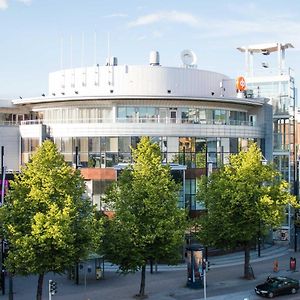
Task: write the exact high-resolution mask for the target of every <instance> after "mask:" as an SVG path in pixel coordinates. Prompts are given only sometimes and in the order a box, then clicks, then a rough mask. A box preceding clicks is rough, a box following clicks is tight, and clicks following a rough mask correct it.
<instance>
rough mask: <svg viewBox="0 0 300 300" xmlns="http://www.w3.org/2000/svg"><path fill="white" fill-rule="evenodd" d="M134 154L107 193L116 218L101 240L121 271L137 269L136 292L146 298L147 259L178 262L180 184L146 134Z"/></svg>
mask: <svg viewBox="0 0 300 300" xmlns="http://www.w3.org/2000/svg"><path fill="white" fill-rule="evenodd" d="M132 152H133V161H134V164H133V165H131V166H129V167H128V168H126V169H124V170H123V171H122V172H121V174H120V176H119V178H118V181H117V182H116V183H115V184H114V185H113V186H112V187H111V189H110V190H109V191H108V192H107V193H106V198H105V199H106V201H108V202H109V203H110V204H111V205H112V207H113V209H114V211H115V216H114V218H112V219H111V220H109V221H108V222H107V224H106V229H105V234H104V239H103V243H104V251H105V255H106V257H107V259H108V260H110V261H111V262H113V263H115V264H117V265H119V269H120V271H121V272H122V273H128V272H136V271H138V270H141V283H140V290H139V294H138V295H137V296H139V297H144V296H145V270H146V264H147V261H149V260H150V261H158V260H163V261H164V262H168V263H175V262H178V259H179V253H180V251H179V249H180V246H182V244H183V240H184V230H185V219H186V214H185V211H184V210H182V209H180V208H178V196H179V187H178V185H177V184H176V183H175V182H174V180H173V179H172V177H171V172H170V167H169V166H164V165H162V164H161V153H160V148H159V146H158V145H157V144H155V143H151V141H150V139H149V138H146V137H144V138H142V139H141V141H140V143H139V144H138V146H137V149H132Z"/></svg>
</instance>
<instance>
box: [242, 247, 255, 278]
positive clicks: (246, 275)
mask: <svg viewBox="0 0 300 300" xmlns="http://www.w3.org/2000/svg"><path fill="white" fill-rule="evenodd" d="M244 251H245V263H244V278H245V279H254V274H253V270H252V267H251V265H250V244H249V243H246V244H245V245H244Z"/></svg>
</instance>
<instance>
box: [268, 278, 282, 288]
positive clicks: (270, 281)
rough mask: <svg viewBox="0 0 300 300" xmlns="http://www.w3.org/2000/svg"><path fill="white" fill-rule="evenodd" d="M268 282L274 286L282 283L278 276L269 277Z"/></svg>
mask: <svg viewBox="0 0 300 300" xmlns="http://www.w3.org/2000/svg"><path fill="white" fill-rule="evenodd" d="M266 282H267V283H268V284H270V285H272V286H277V285H278V284H279V283H280V281H279V280H278V279H277V278H268V279H267V281H266Z"/></svg>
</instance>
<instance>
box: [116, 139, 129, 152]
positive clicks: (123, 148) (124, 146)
mask: <svg viewBox="0 0 300 300" xmlns="http://www.w3.org/2000/svg"><path fill="white" fill-rule="evenodd" d="M130 145H131V138H130V137H129V136H124V137H119V152H121V153H123V152H125V153H130Z"/></svg>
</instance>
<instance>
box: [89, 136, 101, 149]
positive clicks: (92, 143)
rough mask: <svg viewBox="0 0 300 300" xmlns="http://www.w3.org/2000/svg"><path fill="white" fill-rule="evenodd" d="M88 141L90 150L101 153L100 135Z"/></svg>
mask: <svg viewBox="0 0 300 300" xmlns="http://www.w3.org/2000/svg"><path fill="white" fill-rule="evenodd" d="M88 143H89V146H88V150H89V152H91V153H100V137H90V138H89V142H88Z"/></svg>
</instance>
